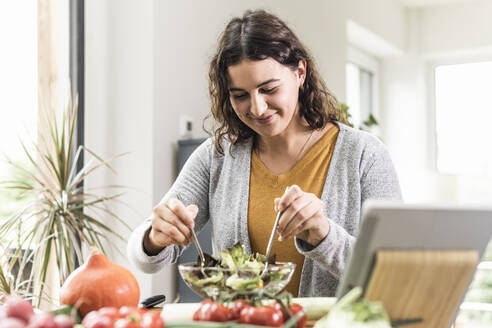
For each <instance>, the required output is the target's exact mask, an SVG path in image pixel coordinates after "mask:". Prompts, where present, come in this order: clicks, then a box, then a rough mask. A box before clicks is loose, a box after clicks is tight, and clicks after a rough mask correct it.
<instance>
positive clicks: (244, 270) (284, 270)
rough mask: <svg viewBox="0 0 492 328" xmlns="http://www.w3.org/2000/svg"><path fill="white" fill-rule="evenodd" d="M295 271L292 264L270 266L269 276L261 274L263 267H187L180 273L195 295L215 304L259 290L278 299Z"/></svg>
mask: <svg viewBox="0 0 492 328" xmlns="http://www.w3.org/2000/svg"><path fill="white" fill-rule="evenodd" d="M295 267H296V265H295V264H294V263H291V262H277V263H275V264H268V266H267V270H266V272H265V273H263V274H262V271H263V266H258V267H239V268H238V267H236V268H233V269H231V268H230V267H221V266H204V267H201V266H200V264H197V263H184V264H180V265H179V266H178V270H179V273H180V274H181V277H182V278H183V280H184V281H185V282H186V284H187V285H188V287H190V288H191V289H192V290H193V291H194V292H195V293H196V294H198V295H200V296H202V297H204V298H210V299H213V300H216V299H218V298H223V297H230V296H231V295H233V294H240V293H242V292H245V293H247V292H252V291H257V290H260V289H261V290H263V291H264V292H266V293H269V294H272V295H276V294H278V293H279V292H280V291H282V289H284V287H285V286H286V285H287V284H288V283H289V281H290V279H291V278H292V275H293V274H294V270H295Z"/></svg>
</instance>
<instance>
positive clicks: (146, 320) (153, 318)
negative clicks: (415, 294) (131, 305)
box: [140, 311, 165, 328]
mask: <svg viewBox="0 0 492 328" xmlns="http://www.w3.org/2000/svg"><path fill="white" fill-rule="evenodd" d="M140 326H141V327H142V328H164V327H165V325H164V321H163V320H162V318H161V314H160V313H159V312H152V311H148V312H146V313H144V314H143V315H142V320H141V321H140Z"/></svg>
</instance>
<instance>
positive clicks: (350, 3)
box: [0, 0, 492, 327]
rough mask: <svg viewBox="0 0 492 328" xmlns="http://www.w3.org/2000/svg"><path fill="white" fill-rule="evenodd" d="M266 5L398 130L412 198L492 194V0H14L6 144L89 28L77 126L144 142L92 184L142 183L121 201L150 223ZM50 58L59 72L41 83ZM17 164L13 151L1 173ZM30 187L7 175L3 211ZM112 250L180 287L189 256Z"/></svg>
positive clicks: (123, 141) (121, 209)
mask: <svg viewBox="0 0 492 328" xmlns="http://www.w3.org/2000/svg"><path fill="white" fill-rule="evenodd" d="M74 4H76V5H74ZM73 8H78V9H79V11H78V12H76V11H75V13H76V15H77V16H74V9H73ZM257 8H262V9H266V10H268V11H271V12H272V13H274V14H277V15H279V16H280V17H281V18H282V19H283V20H284V21H286V22H287V23H288V25H289V26H290V27H291V28H292V29H293V30H294V31H295V32H296V34H297V35H298V37H299V38H300V39H301V40H302V41H303V42H304V43H305V45H306V46H307V47H308V48H309V49H310V51H311V52H312V54H313V56H314V58H315V61H316V63H317V65H318V67H319V69H320V72H321V73H322V75H323V77H324V79H325V81H326V83H327V85H328V87H329V88H330V89H331V90H332V91H333V92H334V93H335V95H336V96H337V97H338V99H339V100H340V101H341V102H343V103H345V104H346V105H347V106H348V107H349V113H350V115H351V120H352V123H353V124H354V125H355V126H356V127H362V128H364V129H368V130H370V131H371V132H372V133H375V134H376V135H377V136H379V137H380V138H381V140H382V141H383V142H384V143H385V144H386V146H387V147H388V148H389V151H390V153H391V156H392V159H393V161H394V163H395V166H396V169H397V171H398V175H399V178H400V183H401V187H402V191H403V195H404V199H405V201H406V202H409V203H415V202H418V203H423V202H444V203H466V204H469V203H480V204H492V151H491V148H490V145H489V143H490V140H492V129H491V128H490V123H491V121H492V1H491V0H372V1H365V0H346V1H340V0H338V1H337V0H311V1H294V0H270V1H259V0H251V1H230V0H205V1H199V0H195V1H193V0H181V1H165V0H147V1H136V0H133V1H132V0H85V1H74V0H71V1H68V0H67V1H63V0H58V1H41V0H39V1H34V0H28V1H13V0H12V1H9V0H1V1H0V40H1V44H2V52H1V54H0V59H1V60H0V72H1V73H0V94H1V96H0V113H1V119H0V144H1V148H0V151H1V152H2V153H5V154H8V155H9V156H10V157H12V158H14V159H18V160H22V149H21V147H20V144H19V138H20V139H23V138H31V139H36V138H38V136H39V135H42V134H43V126H42V124H39V123H38V122H39V121H40V120H39V116H38V115H39V114H38V108H39V106H40V105H41V104H42V103H43V102H44V101H45V99H44V98H43V97H42V96H40V90H39V88H40V85H41V83H45V84H46V83H48V85H50V88H51V89H50V90H55V91H52V92H53V94H54V95H56V96H57V97H58V98H59V102H62V101H63V99H65V98H66V94H67V92H66V90H68V88H67V85H68V84H69V75H71V76H73V72H72V73H70V70H71V67H72V66H73V62H72V61H71V60H70V59H69V58H70V51H69V49H71V48H70V42H71V41H70V40H73V36H74V35H79V36H81V37H82V40H83V41H84V42H83V43H79V44H82V45H83V47H82V49H80V48H79V50H81V53H79V56H80V58H82V59H83V63H84V64H83V66H78V67H79V69H80V68H81V67H82V70H81V71H80V72H79V73H78V74H79V77H82V79H80V78H79V79H78V81H79V85H77V90H79V91H78V92H79V94H81V95H83V97H82V102H83V106H82V107H83V110H82V114H83V115H82V116H81V117H82V118H83V125H81V126H80V129H82V131H79V132H80V134H79V136H80V138H81V140H83V143H84V144H85V145H86V146H88V147H89V148H91V149H92V150H94V151H95V152H96V153H98V154H100V155H102V157H104V158H108V157H112V156H114V155H115V154H119V153H122V152H127V151H130V152H131V153H130V154H129V155H127V156H125V157H123V158H121V159H119V160H117V161H115V162H114V163H113V165H114V167H115V169H116V171H117V172H118V173H117V175H114V174H112V173H111V172H99V173H96V174H95V175H94V176H92V177H91V178H90V179H89V180H88V181H87V182H86V187H90V186H91V185H100V184H101V183H102V184H107V185H112V184H115V185H125V186H129V187H131V188H132V189H131V190H130V191H129V192H127V193H126V194H125V195H124V196H123V197H122V201H123V202H125V203H126V204H128V205H129V206H120V205H115V208H114V211H115V212H117V213H118V215H120V216H121V217H122V218H124V220H125V221H126V222H127V223H128V224H129V225H130V226H131V227H135V226H137V225H138V224H139V223H140V222H141V221H142V220H143V219H144V218H145V217H147V216H148V215H149V214H150V213H151V210H152V207H153V205H154V204H156V203H157V202H158V201H159V200H160V199H161V197H162V196H163V195H164V194H165V192H166V191H167V190H168V188H169V187H170V185H171V184H172V182H173V180H174V178H175V177H176V174H177V166H178V159H177V142H178V140H182V139H189V138H203V137H206V136H207V135H206V133H205V132H204V131H203V129H202V122H203V119H204V117H205V116H206V115H207V113H208V111H209V99H208V88H207V87H208V82H207V71H208V63H209V60H210V58H211V56H212V54H213V52H214V49H215V45H216V42H217V39H218V35H219V33H220V32H221V31H222V30H223V29H224V27H225V24H226V22H227V21H228V20H229V19H231V18H232V17H234V16H240V15H242V13H243V12H244V11H245V10H246V9H257ZM41 9H42V10H41ZM75 17H78V19H79V23H80V22H83V24H82V25H80V24H79V25H77V26H78V28H79V30H78V31H77V29H76V28H74V25H73V20H74V19H75ZM47 27H49V28H48V30H47V31H48V32H47V31H46V30H44V29H45V28H47ZM80 29H81V30H80ZM77 33H78V34H77ZM70 36H71V37H72V39H71V38H70ZM43 42H44V43H48V44H49V47H50V53H51V55H52V56H53V57H52V58H51V57H50V58H51V59H50V60H49V63H48V64H47V63H46V58H44V57H43V56H42V53H40V52H39V49H40V46H41V45H42V43H43ZM72 49H73V47H72ZM43 65H44V66H43ZM46 65H48V66H49V67H50V70H51V72H52V75H50V78H49V79H48V80H49V81H48V82H46V81H44V82H43V81H41V80H42V79H46V78H45V77H44V75H43V76H41V77H40V72H42V71H43V69H45V68H43V67H46ZM72 85H73V80H72ZM370 117H372V118H375V119H376V120H377V124H372V125H371V124H367V123H368V122H367V120H368V119H369V118H370ZM365 123H366V124H365ZM82 138H83V139H82ZM11 174H12V172H11V170H10V169H9V168H8V167H7V166H5V165H3V164H0V180H6V179H8V177H9V175H11ZM22 202H23V200H22V198H20V197H18V195H16V194H13V193H11V192H7V191H5V190H1V191H0V204H2V206H1V208H0V215H1V216H2V217H4V216H8V215H9V214H10V213H12V212H13V211H15V209H16V208H17V207H18V206H21V205H22ZM129 208H131V210H129ZM104 219H105V220H106V221H107V222H108V223H111V218H110V217H108V218H104ZM118 232H119V233H121V234H123V235H124V236H128V235H129V233H130V232H129V231H128V230H123V229H122V230H121V231H118ZM118 243H119V244H117V245H118V246H117V248H119V249H120V250H121V251H123V253H124V249H125V244H124V242H118ZM110 254H111V257H112V258H113V260H115V261H116V262H118V263H121V264H123V265H125V266H126V267H128V268H131V270H132V271H133V272H134V273H135V275H136V276H137V278H138V280H139V283H140V285H141V288H142V294H143V296H150V295H154V294H158V293H164V294H166V295H167V296H168V299H171V300H172V299H174V298H175V297H176V294H177V288H176V268H174V267H169V268H166V269H164V270H163V271H161V272H159V273H157V274H154V275H146V274H142V273H140V272H137V270H136V269H135V268H133V267H132V266H131V264H130V263H129V262H128V261H127V259H126V258H125V257H124V256H122V255H121V254H119V253H118V252H117V251H116V249H112V250H111V253H110ZM483 261H484V262H483V263H482V264H481V265H480V267H479V271H478V273H477V275H476V277H475V280H474V282H473V284H472V288H471V290H470V292H469V293H468V295H467V297H466V302H465V303H464V304H463V306H462V310H461V314H460V320H461V321H462V322H463V324H464V325H465V326H466V325H467V324H468V325H469V326H470V327H478V326H479V325H480V324H482V325H484V326H487V325H488V326H490V325H492V265H491V264H490V263H491V262H487V261H492V251H491V250H490V247H489V251H488V252H487V254H486V256H485V257H484V258H483Z"/></svg>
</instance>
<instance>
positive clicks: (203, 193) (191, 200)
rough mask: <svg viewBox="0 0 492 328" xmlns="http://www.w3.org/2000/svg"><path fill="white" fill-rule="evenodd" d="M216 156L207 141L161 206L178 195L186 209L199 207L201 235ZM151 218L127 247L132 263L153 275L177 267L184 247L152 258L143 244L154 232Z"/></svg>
mask: <svg viewBox="0 0 492 328" xmlns="http://www.w3.org/2000/svg"><path fill="white" fill-rule="evenodd" d="M212 154H213V144H212V143H211V140H210V139H208V140H207V141H205V142H204V143H203V144H202V145H200V146H199V147H198V148H197V149H196V150H195V151H194V152H193V154H191V156H190V157H189V159H188V160H187V161H186V163H185V165H184V166H183V169H182V170H181V172H180V174H179V176H178V178H177V179H176V181H175V182H174V184H173V185H172V187H171V189H170V190H169V191H168V192H167V193H166V195H165V196H164V197H163V199H162V201H161V203H162V202H165V201H166V200H167V199H169V198H173V197H176V195H177V194H179V196H180V199H181V200H182V201H183V203H184V204H185V205H186V206H187V205H190V204H195V205H197V206H198V215H197V217H196V218H195V229H196V231H197V232H199V231H200V230H201V229H202V228H203V226H204V225H205V223H207V221H208V219H209V209H208V197H209V181H210V163H211V160H212V159H211V158H212ZM151 222H152V216H150V217H148V218H147V219H146V220H145V221H144V222H143V223H142V224H140V225H139V226H138V227H137V228H136V229H135V230H134V231H133V232H132V234H131V236H130V239H129V240H128V244H127V256H128V258H129V260H130V261H131V262H132V263H133V264H134V265H135V266H136V267H137V268H139V269H140V270H142V271H143V272H146V273H154V272H157V271H159V270H161V269H162V268H163V267H164V266H165V265H166V264H168V263H175V262H176V261H177V258H178V257H179V255H180V254H181V253H182V251H183V250H184V248H185V247H183V246H177V245H171V246H168V247H165V248H164V249H163V250H162V251H161V252H160V253H159V254H157V255H154V256H150V255H148V254H147V253H146V252H145V249H144V247H143V240H144V237H145V235H146V234H147V233H148V231H149V230H150V228H151Z"/></svg>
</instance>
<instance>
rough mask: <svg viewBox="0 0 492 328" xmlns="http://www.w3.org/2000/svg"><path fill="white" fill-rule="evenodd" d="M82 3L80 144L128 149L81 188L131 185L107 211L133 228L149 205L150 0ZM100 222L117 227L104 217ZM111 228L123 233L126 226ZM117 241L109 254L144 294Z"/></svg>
mask: <svg viewBox="0 0 492 328" xmlns="http://www.w3.org/2000/svg"><path fill="white" fill-rule="evenodd" d="M85 6H86V12H85V18H86V23H85V24H86V25H85V27H86V30H85V32H86V49H85V56H86V58H85V60H86V72H85V74H86V76H85V78H86V83H85V90H86V98H85V99H86V103H85V144H86V146H88V147H89V148H90V149H92V150H93V151H95V152H96V153H97V154H99V155H101V156H103V158H111V157H112V156H114V155H116V154H120V153H123V152H127V151H131V152H132V153H131V154H129V155H126V156H124V157H123V158H121V159H117V160H115V161H114V162H113V163H112V164H113V166H114V168H115V169H116V171H117V173H118V174H117V175H113V174H112V173H110V172H109V171H107V170H106V171H104V170H100V171H99V172H96V174H94V175H93V176H91V177H90V178H89V179H88V181H87V184H86V188H91V187H97V186H104V185H113V184H118V185H124V186H128V187H131V189H129V190H125V191H126V192H127V194H126V195H125V196H123V197H121V200H122V201H123V202H125V203H127V204H128V205H129V207H126V206H121V205H114V206H113V207H111V209H112V210H114V211H115V212H116V213H118V214H119V215H120V217H121V218H122V219H124V220H125V221H126V222H127V223H128V224H129V225H130V226H132V227H134V226H135V225H136V224H137V223H138V222H140V220H142V218H144V217H145V216H146V215H147V214H148V212H149V210H150V209H151V208H152V204H153V203H154V200H153V198H152V187H153V184H154V178H153V176H152V171H153V167H154V160H153V158H154V154H153V143H154V140H153V135H152V121H153V110H154V98H153V93H154V88H153V74H154V68H153V58H154V53H153V48H154V43H153V37H154V32H153V25H152V22H153V20H152V16H153V3H152V2H150V1H149V2H146V1H141V2H140V1H139V2H137V1H121V0H111V1H109V0H106V1H99V0H92V1H86V2H85ZM120 191H121V190H120ZM106 222H107V223H109V224H110V226H112V227H116V226H117V225H116V224H115V223H114V221H112V220H111V219H109V218H106ZM115 230H116V231H117V232H119V233H121V234H122V235H123V236H125V237H127V236H128V235H129V231H128V230H125V229H122V228H115ZM117 245H118V249H119V250H120V251H121V252H122V254H123V255H121V254H119V253H118V252H117V250H116V249H113V250H112V251H111V252H110V253H109V255H110V258H111V259H112V260H113V261H115V262H117V263H120V264H122V265H124V266H125V267H127V268H130V269H132V271H133V272H134V273H135V274H136V276H137V279H138V280H139V282H140V286H141V289H142V291H141V292H142V294H143V295H147V296H149V295H150V294H151V293H152V292H151V285H150V281H149V277H147V278H145V275H144V274H141V273H139V272H137V271H136V270H134V269H133V268H132V267H131V265H130V264H129V263H128V261H127V260H126V256H125V255H124V254H125V247H126V244H125V243H124V242H118V244H117Z"/></svg>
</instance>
